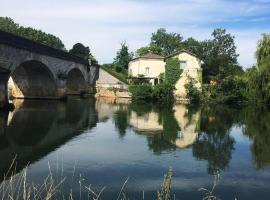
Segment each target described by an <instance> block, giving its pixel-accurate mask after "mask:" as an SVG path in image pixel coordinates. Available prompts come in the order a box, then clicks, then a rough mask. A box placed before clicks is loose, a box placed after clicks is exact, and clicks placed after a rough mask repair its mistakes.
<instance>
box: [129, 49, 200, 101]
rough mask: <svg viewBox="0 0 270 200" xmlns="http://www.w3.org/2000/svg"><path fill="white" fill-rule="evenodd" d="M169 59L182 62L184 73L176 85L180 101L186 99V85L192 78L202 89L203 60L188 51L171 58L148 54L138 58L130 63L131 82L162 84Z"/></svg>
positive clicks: (181, 51)
mask: <svg viewBox="0 0 270 200" xmlns="http://www.w3.org/2000/svg"><path fill="white" fill-rule="evenodd" d="M169 58H178V59H179V60H180V66H179V67H180V68H181V69H183V72H182V74H181V76H180V78H179V80H178V81H177V83H176V84H175V88H176V90H175V93H174V94H175V96H176V97H177V98H178V99H182V98H185V96H186V89H185V84H186V83H188V81H189V80H190V78H192V79H194V80H195V81H194V82H196V83H195V86H196V87H197V88H198V89H201V81H202V68H201V60H200V59H199V58H198V57H197V56H196V55H195V54H193V53H191V52H189V51H187V50H184V49H182V50H180V51H177V52H175V53H173V54H171V55H170V56H168V57H166V58H164V57H162V56H159V55H156V54H153V53H148V54H146V55H144V56H140V57H137V58H135V59H133V60H131V61H130V62H129V66H128V73H129V77H130V79H131V80H134V79H147V80H148V81H149V82H150V83H151V84H152V85H155V84H157V83H159V82H160V79H159V77H160V75H161V74H164V73H165V64H166V60H167V59H169Z"/></svg>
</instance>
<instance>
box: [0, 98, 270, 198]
mask: <svg viewBox="0 0 270 200" xmlns="http://www.w3.org/2000/svg"><path fill="white" fill-rule="evenodd" d="M15 103H16V109H15V110H14V111H13V112H10V113H9V114H8V115H7V114H5V113H1V114H0V161H1V162H0V176H1V180H3V177H4V176H5V174H6V173H7V171H8V169H9V166H10V163H11V162H12V159H13V158H14V157H15V156H16V158H17V166H16V173H19V172H20V171H21V170H22V169H24V168H25V167H26V165H29V167H28V175H29V180H31V181H34V182H35V183H41V182H42V180H43V179H44V178H45V177H47V175H48V173H49V167H48V165H50V168H51V170H52V173H53V174H54V177H55V178H57V179H58V178H59V177H61V176H62V177H67V181H66V185H73V186H72V188H73V193H74V196H77V197H78V195H79V193H80V189H79V187H78V180H79V179H81V180H82V182H83V184H84V185H89V184H91V185H92V186H93V188H94V189H97V190H99V189H101V188H102V187H103V186H106V189H105V191H104V193H103V196H102V197H103V198H102V199H116V198H117V195H118V193H119V191H120V189H121V186H122V184H123V183H124V182H125V180H126V179H127V178H128V177H129V180H128V183H127V185H126V187H125V194H126V195H127V196H129V197H130V199H142V193H143V191H144V193H145V199H151V198H155V197H156V191H157V190H159V189H160V186H161V184H162V181H163V175H164V173H166V171H167V170H168V168H169V167H170V166H171V167H172V169H173V193H175V194H176V197H177V199H202V192H200V191H198V189H199V188H202V187H203V188H211V187H212V185H213V175H214V174H215V173H216V172H219V174H220V175H221V178H220V180H219V182H218V185H217V187H216V188H215V194H216V195H217V196H219V197H220V198H221V199H234V198H237V199H245V200H248V199H258V197H259V199H269V197H270V112H269V110H267V109H266V108H261V107H246V108H242V109H239V108H230V107H224V106H203V107H191V106H189V107H188V106H185V105H175V106H174V107H173V108H172V109H169V108H162V107H158V106H154V105H150V104H146V103H141V104H139V103H137V104H135V103H132V104H129V103H127V102H125V101H113V100H105V99H99V100H95V99H87V100H80V99H69V100H68V102H66V103H61V102H54V101H25V102H23V103H22V102H21V101H16V102H15ZM80 177H81V178H80ZM63 188H64V190H66V192H67V193H69V189H68V188H69V187H68V186H65V187H64V186H63Z"/></svg>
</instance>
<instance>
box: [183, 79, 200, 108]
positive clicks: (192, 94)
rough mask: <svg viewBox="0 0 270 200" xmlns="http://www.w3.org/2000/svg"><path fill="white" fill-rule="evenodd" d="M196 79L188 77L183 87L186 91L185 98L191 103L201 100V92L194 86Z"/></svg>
mask: <svg viewBox="0 0 270 200" xmlns="http://www.w3.org/2000/svg"><path fill="white" fill-rule="evenodd" d="M195 81H196V80H194V79H192V78H189V81H188V83H187V84H185V88H186V91H187V98H188V99H189V100H190V102H191V103H199V102H200V101H201V92H200V91H199V90H198V89H197V87H196V86H195V84H196V82H195Z"/></svg>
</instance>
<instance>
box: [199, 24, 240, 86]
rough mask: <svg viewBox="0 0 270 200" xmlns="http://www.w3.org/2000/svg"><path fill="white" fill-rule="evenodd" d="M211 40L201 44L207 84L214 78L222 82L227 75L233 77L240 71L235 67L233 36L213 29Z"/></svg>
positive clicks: (235, 54) (235, 57)
mask: <svg viewBox="0 0 270 200" xmlns="http://www.w3.org/2000/svg"><path fill="white" fill-rule="evenodd" d="M212 37H213V39H212V40H206V41H203V42H202V43H201V45H202V47H203V48H202V55H200V56H201V57H200V58H201V59H202V60H203V62H204V70H203V72H204V81H206V82H208V81H210V80H211V79H212V77H215V78H216V79H217V80H222V79H223V78H224V77H226V76H228V75H233V74H235V73H238V72H239V71H242V68H241V67H240V66H239V65H237V57H238V54H237V53H236V46H235V43H234V36H232V35H231V34H228V33H226V30H225V29H215V30H214V31H213V33H212Z"/></svg>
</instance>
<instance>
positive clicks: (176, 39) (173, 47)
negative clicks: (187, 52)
mask: <svg viewBox="0 0 270 200" xmlns="http://www.w3.org/2000/svg"><path fill="white" fill-rule="evenodd" d="M182 40H183V37H182V36H181V35H180V34H178V33H168V32H167V31H166V29H164V28H160V29H158V30H157V32H156V33H153V34H152V37H151V43H150V46H153V45H155V46H157V47H159V48H160V49H161V50H162V52H161V54H162V55H163V56H169V55H170V54H172V53H173V52H175V51H177V50H179V49H180V48H181V46H182Z"/></svg>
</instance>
